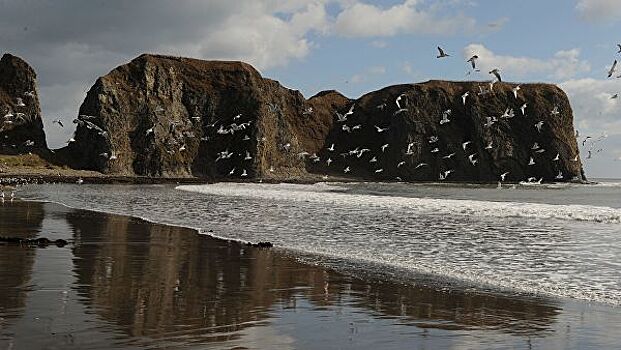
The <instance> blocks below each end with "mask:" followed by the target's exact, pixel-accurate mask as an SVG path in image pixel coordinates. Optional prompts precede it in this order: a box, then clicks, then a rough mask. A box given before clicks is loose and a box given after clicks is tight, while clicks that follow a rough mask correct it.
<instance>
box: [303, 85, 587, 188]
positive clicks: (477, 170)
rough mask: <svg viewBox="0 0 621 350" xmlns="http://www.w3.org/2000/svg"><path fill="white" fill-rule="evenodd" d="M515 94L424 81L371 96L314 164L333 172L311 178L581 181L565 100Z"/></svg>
mask: <svg viewBox="0 0 621 350" xmlns="http://www.w3.org/2000/svg"><path fill="white" fill-rule="evenodd" d="M516 87H517V84H508V83H496V84H494V85H493V88H492V89H491V90H490V87H489V84H488V83H483V82H447V81H428V82H425V83H420V84H405V85H396V86H390V87H386V88H384V89H381V90H379V91H375V92H371V93H368V94H366V95H364V96H362V97H361V98H359V99H357V100H355V101H353V102H352V103H351V105H349V106H347V107H345V108H343V109H341V110H340V111H339V113H340V114H341V115H345V114H346V112H348V111H349V110H350V109H351V108H352V107H353V110H352V112H353V113H351V114H350V115H348V116H347V120H346V121H343V122H337V123H335V126H334V127H333V128H332V130H331V131H330V133H329V135H328V136H327V139H326V141H325V145H327V147H328V148H330V146H331V145H332V144H334V145H335V146H334V150H329V149H328V148H326V147H324V148H323V149H322V150H321V151H320V152H319V154H318V155H319V157H320V158H321V159H322V160H327V159H328V158H330V159H331V160H332V162H331V164H330V166H328V165H327V164H326V163H325V162H323V161H322V162H321V163H318V164H315V165H311V167H310V169H311V170H312V171H314V172H322V173H332V174H337V173H338V174H343V171H344V169H346V168H348V169H347V170H349V173H350V174H351V175H352V176H357V177H363V178H368V179H377V180H394V179H402V180H404V181H438V180H442V179H446V180H449V181H468V182H473V181H475V182H477V181H481V182H490V181H492V182H493V181H499V180H500V175H501V174H505V173H507V174H506V175H504V178H505V180H506V181H523V180H527V179H529V178H531V181H538V180H539V179H541V178H543V179H544V180H554V181H567V180H574V181H576V180H583V179H584V175H583V173H582V165H581V162H580V158H579V156H578V144H577V142H576V137H575V132H574V128H573V115H572V110H571V106H570V104H569V100H568V99H567V96H566V95H565V93H564V92H563V91H562V90H561V89H560V88H558V87H557V86H555V85H551V84H522V85H521V86H519V88H517V89H516ZM514 89H515V91H514ZM466 93H467V95H466V96H465V98H464V97H463V96H464V95H465V94H466ZM397 99H399V101H398V102H397ZM522 109H523V111H522ZM473 163H474V164H473Z"/></svg>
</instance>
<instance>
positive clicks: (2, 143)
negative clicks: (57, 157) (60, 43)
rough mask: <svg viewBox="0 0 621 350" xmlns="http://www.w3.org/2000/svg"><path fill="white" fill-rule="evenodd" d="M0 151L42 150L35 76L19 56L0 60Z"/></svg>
mask: <svg viewBox="0 0 621 350" xmlns="http://www.w3.org/2000/svg"><path fill="white" fill-rule="evenodd" d="M0 118H1V119H0V123H1V124H0V153H4V154H18V153H25V152H30V151H36V150H46V149H47V143H46V141H45V133H44V131H43V121H42V120H41V108H40V106H39V97H38V94H37V75H36V73H35V71H34V69H32V67H30V66H29V65H28V63H26V62H25V61H24V60H22V59H21V58H19V57H16V56H13V55H11V54H8V53H7V54H4V55H3V56H2V59H0Z"/></svg>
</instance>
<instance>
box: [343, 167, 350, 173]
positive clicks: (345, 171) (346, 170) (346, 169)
mask: <svg viewBox="0 0 621 350" xmlns="http://www.w3.org/2000/svg"><path fill="white" fill-rule="evenodd" d="M350 171H351V169H349V167H346V168H345V169H343V172H344V173H345V174H347V173H348V172H350Z"/></svg>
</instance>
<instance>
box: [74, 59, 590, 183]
mask: <svg viewBox="0 0 621 350" xmlns="http://www.w3.org/2000/svg"><path fill="white" fill-rule="evenodd" d="M488 85H489V84H488V83H482V82H447V81H429V82H426V83H420V84H407V85H395V86H390V87H387V88H384V89H381V90H379V91H375V92H371V93H368V94H366V95H364V96H362V97H360V98H359V99H357V100H351V99H348V98H346V97H345V96H343V95H341V94H340V93H338V92H336V91H325V92H321V93H319V94H317V95H315V96H313V97H311V98H309V99H308V100H307V99H305V98H304V97H303V96H302V94H301V93H300V92H298V91H295V90H290V89H287V88H285V87H283V86H281V85H280V84H279V83H278V82H276V81H274V80H270V79H266V78H263V77H261V75H260V74H259V73H258V72H257V71H256V70H255V69H254V68H253V67H251V66H250V65H248V64H245V63H241V62H223V61H202V60H196V59H189V58H179V57H169V56H156V55H142V56H140V57H138V58H136V59H134V60H133V61H131V62H130V63H128V64H126V65H122V66H120V67H118V68H116V69H114V70H113V71H111V72H110V73H109V74H107V75H106V76H103V77H101V78H99V79H98V80H97V82H96V83H95V85H94V86H93V87H92V88H91V89H90V91H89V92H88V94H87V97H86V99H85V101H84V102H83V104H82V106H81V107H80V112H79V117H78V118H77V119H76V120H75V121H74V122H75V123H76V124H77V130H76V134H75V137H74V138H75V142H73V143H71V144H70V145H69V146H67V147H66V149H64V150H63V151H62V154H64V155H65V157H66V159H67V161H68V163H69V164H70V165H72V166H74V167H77V168H80V169H88V170H96V171H102V172H104V173H108V174H117V175H146V176H158V177H185V176H198V177H206V178H210V179H219V178H274V179H283V180H284V179H295V178H299V177H301V176H304V175H308V173H309V172H310V173H316V174H331V175H341V176H351V177H356V178H365V179H369V180H395V179H397V180H404V181H437V180H439V179H440V180H442V179H446V180H449V181H468V182H477V181H480V182H489V181H497V180H499V178H500V175H501V174H505V173H507V174H505V175H504V178H505V180H507V181H522V180H526V179H528V178H531V179H533V180H539V179H542V178H543V179H544V180H559V181H562V180H583V179H584V175H583V174H582V167H581V162H580V159H579V157H578V145H577V142H576V139H575V136H574V129H573V116H572V110H571V107H570V105H569V101H568V99H567V96H566V95H565V93H564V92H563V91H562V90H561V89H560V88H558V87H556V86H554V85H550V84H524V85H522V86H521V88H520V89H519V90H517V89H515V88H516V86H517V85H516V84H508V83H496V84H495V85H494V86H493V88H492V89H490V87H489V86H488ZM514 89H515V91H514ZM466 93H468V95H467V96H466V98H465V99H464V98H463V97H462V96H464V94H466ZM522 110H523V112H522Z"/></svg>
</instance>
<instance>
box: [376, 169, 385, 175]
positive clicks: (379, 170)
mask: <svg viewBox="0 0 621 350" xmlns="http://www.w3.org/2000/svg"><path fill="white" fill-rule="evenodd" d="M382 171H384V169H377V170H375V173H376V174H379V173H381V172H382Z"/></svg>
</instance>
